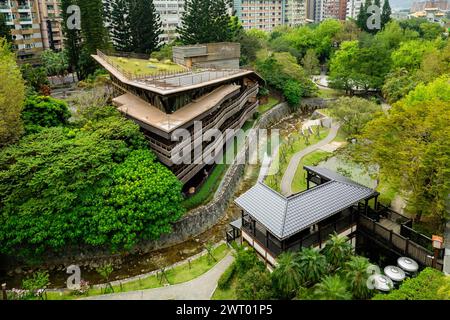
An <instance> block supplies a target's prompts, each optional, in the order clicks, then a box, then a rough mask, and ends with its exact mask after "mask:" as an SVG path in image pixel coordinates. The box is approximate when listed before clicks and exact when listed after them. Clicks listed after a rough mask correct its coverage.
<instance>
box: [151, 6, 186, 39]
mask: <svg viewBox="0 0 450 320" xmlns="http://www.w3.org/2000/svg"><path fill="white" fill-rule="evenodd" d="M184 2H185V1H184V0H154V1H153V3H154V5H155V9H156V11H157V12H158V13H159V15H160V17H161V23H162V30H163V33H162V34H161V35H160V39H161V41H162V42H170V41H172V40H174V39H175V38H176V37H177V35H178V34H177V27H179V26H181V17H182V16H183V14H184Z"/></svg>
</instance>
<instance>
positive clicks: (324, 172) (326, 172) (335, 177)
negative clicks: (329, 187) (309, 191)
mask: <svg viewBox="0 0 450 320" xmlns="http://www.w3.org/2000/svg"><path fill="white" fill-rule="evenodd" d="M304 168H305V169H306V170H309V171H312V172H314V173H317V174H318V175H320V176H322V177H324V178H326V179H328V180H332V181H339V182H343V183H349V184H353V185H356V186H361V187H364V186H363V185H362V184H359V183H358V182H356V181H353V180H352V179H349V178H347V177H344V176H343V175H340V174H339V173H337V172H334V171H332V170H330V169H327V168H322V167H312V166H304Z"/></svg>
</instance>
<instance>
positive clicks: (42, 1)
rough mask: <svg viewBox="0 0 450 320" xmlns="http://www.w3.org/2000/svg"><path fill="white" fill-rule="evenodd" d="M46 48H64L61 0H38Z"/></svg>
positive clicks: (43, 40)
mask: <svg viewBox="0 0 450 320" xmlns="http://www.w3.org/2000/svg"><path fill="white" fill-rule="evenodd" d="M38 3H39V16H40V22H41V35H42V42H43V45H44V49H45V50H47V49H52V50H57V51H59V50H62V48H63V33H62V26H61V23H62V11H61V9H62V8H61V0H38Z"/></svg>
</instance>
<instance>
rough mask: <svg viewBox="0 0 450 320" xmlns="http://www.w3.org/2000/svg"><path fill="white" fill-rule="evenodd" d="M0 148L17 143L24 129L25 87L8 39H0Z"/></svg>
mask: <svg viewBox="0 0 450 320" xmlns="http://www.w3.org/2000/svg"><path fill="white" fill-rule="evenodd" d="M0 74H1V77H0V148H1V147H3V146H6V145H8V144H10V143H13V142H16V141H17V140H18V139H19V137H20V135H21V134H22V131H23V127H22V121H21V119H20V114H21V112H22V107H23V99H24V97H25V85H24V82H23V79H22V76H21V74H20V70H19V67H18V66H17V64H16V56H15V54H14V53H12V52H11V50H10V46H9V44H8V42H7V41H6V39H4V38H0Z"/></svg>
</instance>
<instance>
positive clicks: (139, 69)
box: [109, 56, 185, 76]
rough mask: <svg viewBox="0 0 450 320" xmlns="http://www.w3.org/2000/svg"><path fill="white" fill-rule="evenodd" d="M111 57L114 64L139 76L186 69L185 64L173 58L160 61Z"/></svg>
mask: <svg viewBox="0 0 450 320" xmlns="http://www.w3.org/2000/svg"><path fill="white" fill-rule="evenodd" d="M109 59H110V60H111V62H112V63H113V64H115V65H116V66H118V67H120V68H121V69H122V70H124V71H126V72H130V73H133V74H135V75H138V76H142V75H149V76H151V75H156V74H158V73H161V72H181V71H183V70H185V68H184V67H183V66H180V65H178V64H176V63H175V62H172V61H171V60H164V61H159V60H158V59H149V60H144V59H136V58H124V57H112V56H110V57H109Z"/></svg>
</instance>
